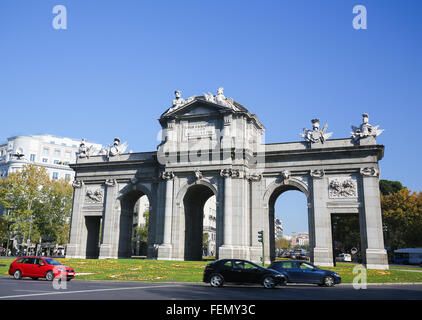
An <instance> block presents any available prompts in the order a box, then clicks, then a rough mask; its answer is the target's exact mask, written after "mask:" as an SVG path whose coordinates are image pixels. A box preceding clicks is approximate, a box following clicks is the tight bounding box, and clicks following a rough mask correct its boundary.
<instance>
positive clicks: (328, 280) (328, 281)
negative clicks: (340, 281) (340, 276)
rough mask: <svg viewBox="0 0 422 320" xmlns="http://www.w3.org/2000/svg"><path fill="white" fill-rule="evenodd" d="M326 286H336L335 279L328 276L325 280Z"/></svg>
mask: <svg viewBox="0 0 422 320" xmlns="http://www.w3.org/2000/svg"><path fill="white" fill-rule="evenodd" d="M324 286H326V287H332V286H334V278H333V277H331V276H327V277H325V278H324Z"/></svg>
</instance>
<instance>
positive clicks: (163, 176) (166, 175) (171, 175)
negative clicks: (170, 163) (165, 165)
mask: <svg viewBox="0 0 422 320" xmlns="http://www.w3.org/2000/svg"><path fill="white" fill-rule="evenodd" d="M173 178H174V173H173V171H163V172H162V173H161V179H163V180H166V181H169V180H172V179H173Z"/></svg>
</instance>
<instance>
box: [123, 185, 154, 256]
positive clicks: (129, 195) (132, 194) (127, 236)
mask: <svg viewBox="0 0 422 320" xmlns="http://www.w3.org/2000/svg"><path fill="white" fill-rule="evenodd" d="M141 198H143V199H145V198H146V200H147V203H148V206H149V207H151V205H152V203H151V200H150V199H151V197H150V195H149V192H148V189H147V188H145V187H144V186H142V185H140V184H138V185H136V186H135V187H132V186H130V187H129V186H128V187H126V188H124V189H123V190H122V194H121V196H120V197H119V198H118V199H117V201H119V204H120V217H119V224H118V225H119V230H118V234H119V238H118V256H119V257H122V258H130V257H131V256H132V255H133V254H134V248H133V245H134V238H135V237H136V234H135V233H134V231H135V228H134V227H135V226H136V225H137V224H136V223H135V220H141V219H142V215H143V210H142V208H140V207H137V205H139V200H140V199H141Z"/></svg>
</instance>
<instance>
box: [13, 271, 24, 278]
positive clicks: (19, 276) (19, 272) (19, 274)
mask: <svg viewBox="0 0 422 320" xmlns="http://www.w3.org/2000/svg"><path fill="white" fill-rule="evenodd" d="M13 278H15V279H16V280H20V279H22V272H21V271H20V270H16V271H15V272H14V273H13Z"/></svg>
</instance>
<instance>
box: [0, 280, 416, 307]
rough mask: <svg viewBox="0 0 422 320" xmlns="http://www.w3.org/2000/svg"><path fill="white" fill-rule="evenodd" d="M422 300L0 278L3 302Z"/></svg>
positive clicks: (411, 294) (388, 293) (387, 292)
mask: <svg viewBox="0 0 422 320" xmlns="http://www.w3.org/2000/svg"><path fill="white" fill-rule="evenodd" d="M342 299H345V300H374V299H375V300H422V284H406V285H399V284H394V285H393V284H390V285H368V286H367V289H360V290H356V289H354V288H353V286H351V285H348V284H342V285H337V286H335V287H333V288H325V287H318V286H314V285H293V284H292V285H287V286H284V287H277V288H276V289H272V290H271V289H264V288H263V287H261V286H240V285H226V286H224V287H223V288H211V287H210V286H209V284H203V283H171V282H166V283H159V282H154V283H152V282H118V281H85V280H72V281H70V282H66V288H65V289H64V288H59V289H56V288H54V287H53V282H48V281H46V280H41V279H40V280H32V279H26V278H24V279H22V280H14V279H12V278H7V277H1V278H0V301H5V300H207V301H209V300H342Z"/></svg>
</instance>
